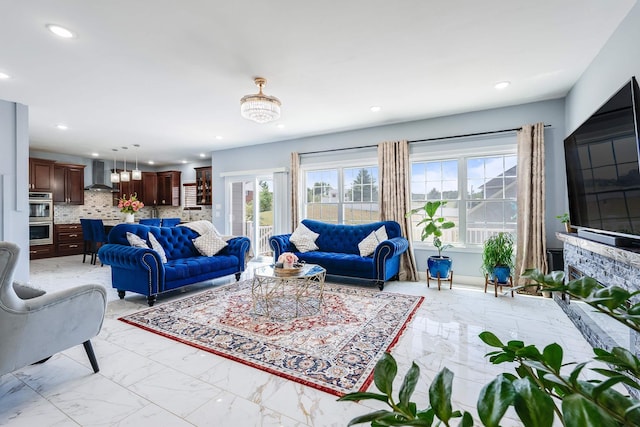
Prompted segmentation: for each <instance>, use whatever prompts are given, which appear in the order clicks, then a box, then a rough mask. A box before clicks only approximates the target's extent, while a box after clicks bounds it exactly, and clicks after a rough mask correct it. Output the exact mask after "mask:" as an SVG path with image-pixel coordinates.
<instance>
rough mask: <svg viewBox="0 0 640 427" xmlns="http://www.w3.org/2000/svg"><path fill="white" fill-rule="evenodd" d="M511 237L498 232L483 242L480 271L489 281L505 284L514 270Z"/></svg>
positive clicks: (508, 234)
mask: <svg viewBox="0 0 640 427" xmlns="http://www.w3.org/2000/svg"><path fill="white" fill-rule="evenodd" d="M513 258H514V257H513V236H512V235H511V234H510V233H506V232H500V233H498V234H495V235H493V236H491V237H489V238H488V239H487V240H485V242H484V245H483V248H482V270H483V271H484V273H485V274H488V275H489V278H490V279H491V280H496V281H497V282H498V283H507V281H508V280H509V276H511V270H513V269H514V267H515V265H514V260H513Z"/></svg>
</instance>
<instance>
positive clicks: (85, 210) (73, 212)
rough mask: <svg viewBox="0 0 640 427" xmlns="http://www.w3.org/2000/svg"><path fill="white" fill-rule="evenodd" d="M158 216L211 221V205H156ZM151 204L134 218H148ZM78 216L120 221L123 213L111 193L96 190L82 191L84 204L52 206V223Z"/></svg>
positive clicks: (69, 221)
mask: <svg viewBox="0 0 640 427" xmlns="http://www.w3.org/2000/svg"><path fill="white" fill-rule="evenodd" d="M156 209H157V211H158V215H157V216H158V217H159V218H182V221H184V222H187V221H196V220H200V219H206V220H209V221H211V219H212V210H211V206H202V209H201V210H199V211H191V210H187V211H185V210H184V209H182V207H174V206H158V207H157V208H156ZM151 211H152V207H151V206H145V207H144V208H142V209H141V210H140V211H139V212H137V213H136V219H139V218H150V217H151ZM80 218H100V219H102V220H105V221H121V220H123V219H124V214H123V213H121V212H120V209H118V208H117V207H116V206H113V204H112V198H111V193H102V192H97V191H85V192H84V205H55V206H54V207H53V222H54V224H76V223H79V222H80Z"/></svg>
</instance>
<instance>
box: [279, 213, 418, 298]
mask: <svg viewBox="0 0 640 427" xmlns="http://www.w3.org/2000/svg"><path fill="white" fill-rule="evenodd" d="M302 224H303V225H304V226H305V227H306V228H307V229H308V230H310V231H311V232H313V233H315V234H317V237H316V238H315V245H316V246H317V250H308V251H304V252H303V251H300V250H299V249H298V248H297V247H296V245H295V244H293V243H292V242H290V240H289V239H290V238H291V234H281V235H277V236H272V237H271V238H270V239H269V244H270V246H271V248H272V249H273V255H274V260H277V259H278V257H279V256H280V254H282V253H283V252H293V253H294V254H295V255H296V256H297V257H298V258H299V259H300V260H303V261H305V262H307V263H311V264H318V265H321V266H322V267H324V268H325V269H326V270H327V274H332V275H336V276H347V277H355V278H360V279H367V280H373V281H374V282H375V284H376V285H377V286H378V287H379V288H380V290H382V289H383V288H384V282H386V281H388V280H391V279H394V278H395V279H397V277H398V272H399V270H400V257H401V255H402V254H403V253H404V252H405V251H406V250H407V249H408V248H409V242H408V241H407V239H406V238H404V237H403V236H402V235H401V233H400V225H399V224H398V223H397V222H395V221H381V222H374V223H369V224H359V225H342V224H328V223H325V222H320V221H315V220H311V219H305V220H302ZM382 226H384V229H385V231H386V239H385V240H383V241H380V242H379V243H377V246H376V247H375V250H374V251H373V254H372V255H370V256H362V255H361V254H360V253H361V252H360V248H359V246H358V244H359V243H361V242H362V241H363V239H365V238H366V237H367V236H369V235H370V234H371V233H372V232H375V231H376V230H379V229H380V227H382Z"/></svg>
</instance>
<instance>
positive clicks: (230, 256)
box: [98, 224, 251, 306]
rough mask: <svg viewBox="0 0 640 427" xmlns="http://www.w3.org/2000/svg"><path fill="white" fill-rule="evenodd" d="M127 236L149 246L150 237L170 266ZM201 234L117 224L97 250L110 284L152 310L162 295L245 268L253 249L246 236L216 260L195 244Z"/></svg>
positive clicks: (232, 242)
mask: <svg viewBox="0 0 640 427" xmlns="http://www.w3.org/2000/svg"><path fill="white" fill-rule="evenodd" d="M127 232H129V233H132V234H135V235H137V236H138V237H140V238H141V239H142V240H143V241H145V242H149V241H150V238H149V233H151V234H153V237H155V240H156V241H157V242H158V243H159V244H160V245H161V246H162V248H163V249H164V252H165V254H166V262H163V260H162V257H161V255H160V254H159V253H158V252H157V251H156V250H154V249H150V248H151V247H152V245H151V244H149V245H148V246H149V248H145V247H133V246H131V245H130V243H129V240H127ZM199 236H200V235H199V234H198V233H197V232H195V231H194V230H192V229H190V228H188V227H154V226H146V225H140V224H118V225H116V226H115V227H114V228H113V229H112V230H111V232H110V233H109V236H108V243H107V244H106V245H103V246H102V247H101V248H100V250H99V251H98V256H99V257H100V261H101V262H102V263H103V264H107V265H110V266H111V284H112V286H113V287H114V288H116V289H117V290H118V296H119V297H120V298H121V299H122V298H124V296H125V292H126V291H131V292H135V293H138V294H142V295H146V296H147V302H148V304H149V306H152V305H153V304H154V302H155V301H156V296H157V295H158V294H161V293H162V292H166V291H169V290H172V289H176V288H179V287H181V286H185V285H189V284H193V283H198V282H203V281H205V280H210V279H215V278H218V277H224V276H228V275H231V274H235V277H236V280H239V279H240V274H241V273H242V272H243V271H244V269H245V256H246V253H247V251H248V250H249V247H250V245H251V243H250V241H249V239H248V238H247V237H234V238H232V239H229V240H228V241H227V246H226V247H224V248H223V249H222V250H220V252H218V253H217V254H216V255H213V256H204V255H201V254H200V253H199V252H198V250H197V249H196V247H195V246H194V244H193V239H196V238H197V237H199Z"/></svg>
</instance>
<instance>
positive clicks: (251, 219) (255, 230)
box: [228, 175, 274, 258]
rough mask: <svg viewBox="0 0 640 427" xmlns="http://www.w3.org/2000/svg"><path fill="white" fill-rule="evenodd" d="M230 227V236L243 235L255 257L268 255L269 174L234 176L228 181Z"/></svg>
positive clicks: (271, 210)
mask: <svg viewBox="0 0 640 427" xmlns="http://www.w3.org/2000/svg"><path fill="white" fill-rule="evenodd" d="M228 188H229V189H230V199H231V200H230V203H229V206H230V208H231V209H230V215H229V221H230V224H229V225H230V229H231V234H233V235H234V236H247V237H248V238H249V239H250V240H251V248H252V249H253V253H254V255H255V257H256V258H262V257H265V258H266V257H271V256H273V253H272V251H271V247H270V246H269V238H270V237H271V236H272V235H273V218H274V202H273V200H274V199H273V197H274V191H273V177H272V176H270V175H263V176H255V177H250V178H234V179H232V180H231V181H230V185H229V187H228Z"/></svg>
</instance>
